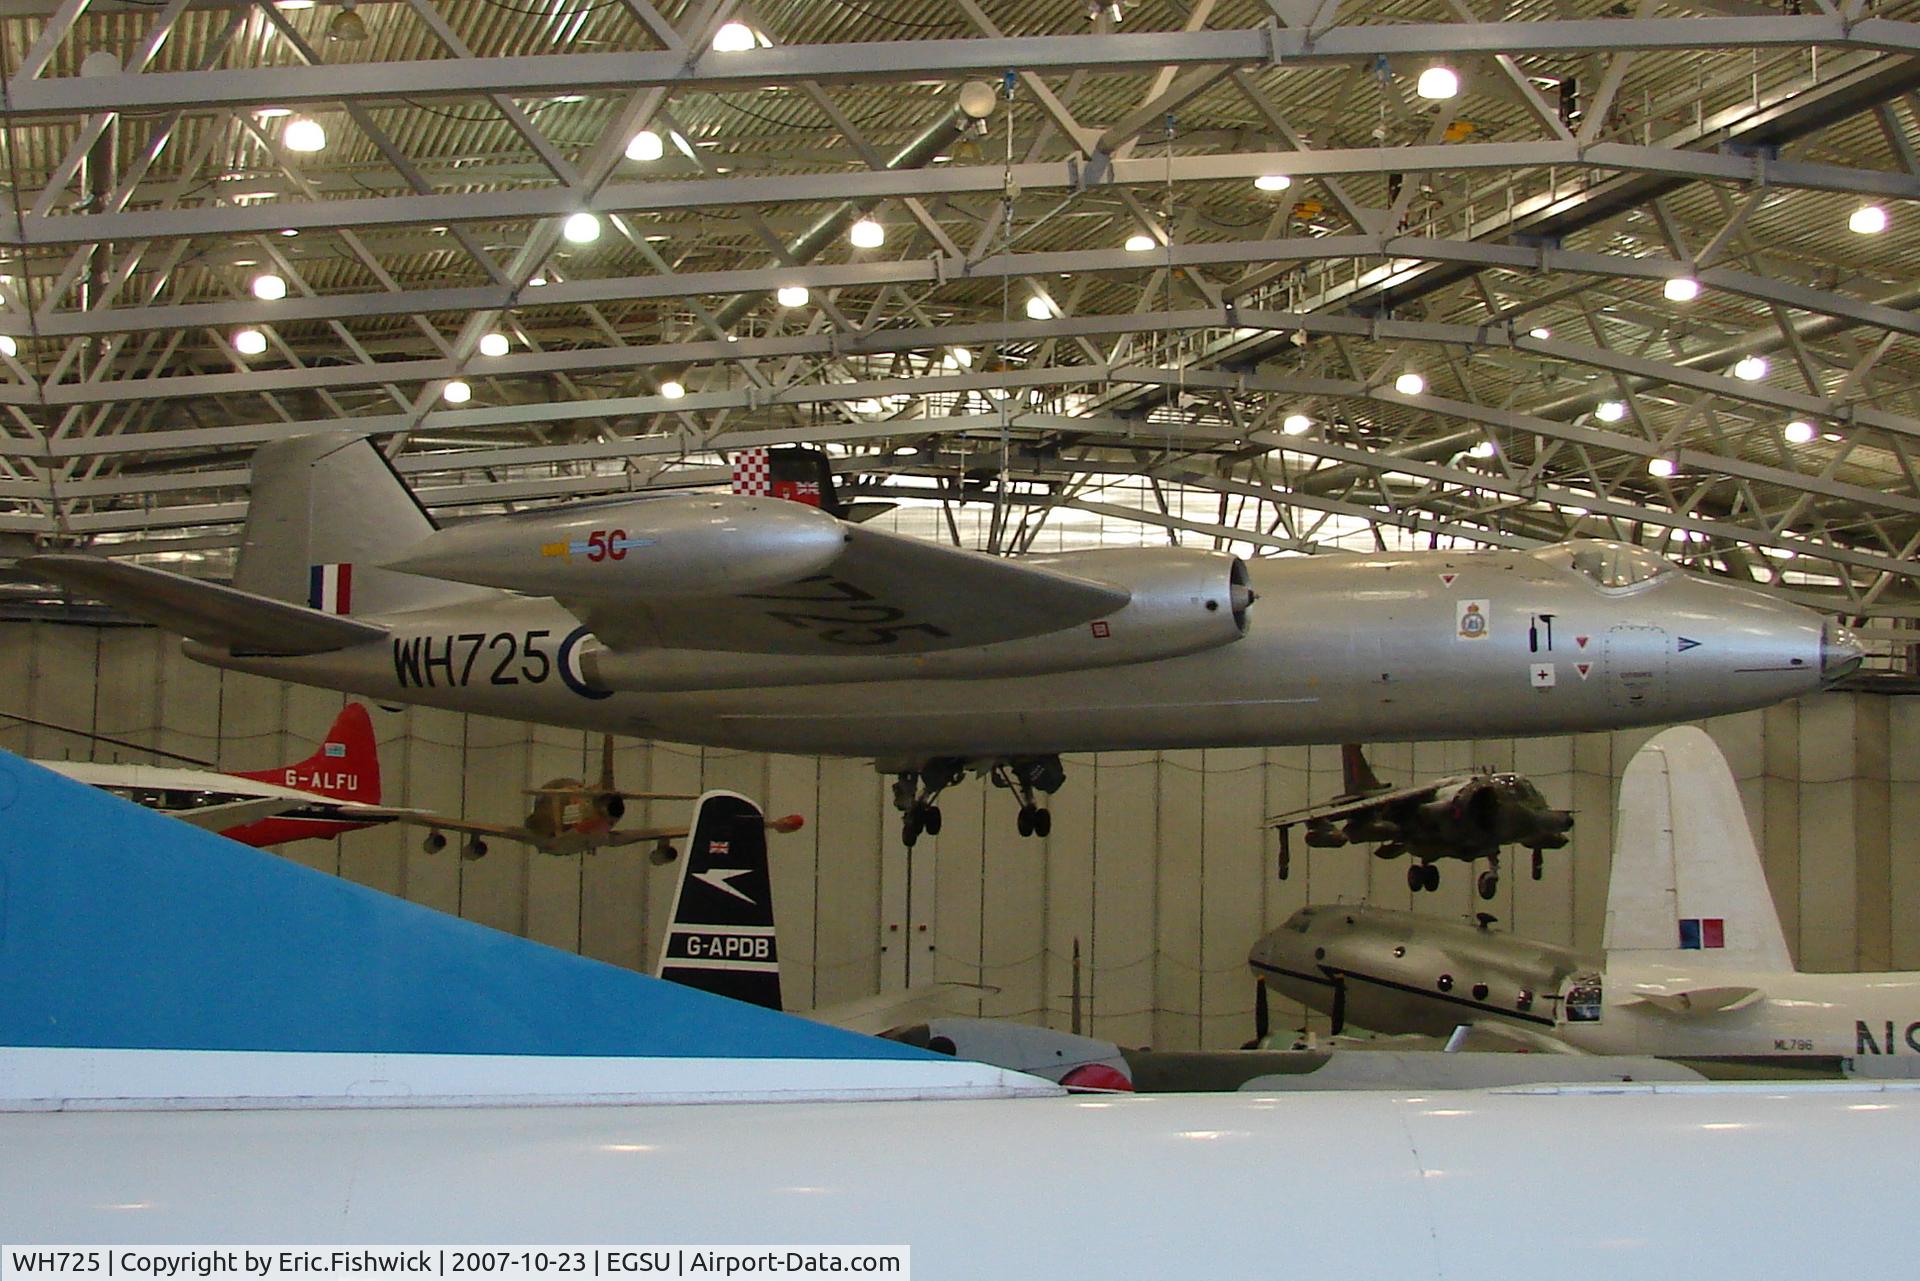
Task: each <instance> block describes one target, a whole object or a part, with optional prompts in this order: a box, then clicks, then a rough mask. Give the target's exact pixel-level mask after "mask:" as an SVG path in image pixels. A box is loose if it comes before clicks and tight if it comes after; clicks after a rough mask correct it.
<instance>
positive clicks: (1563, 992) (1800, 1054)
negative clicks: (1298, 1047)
mask: <svg viewBox="0 0 1920 1281" xmlns="http://www.w3.org/2000/svg"><path fill="white" fill-rule="evenodd" d="M1248 959H1249V963H1250V965H1251V966H1252V969H1253V972H1254V975H1255V977H1257V978H1259V979H1260V980H1261V981H1263V982H1265V983H1266V984H1267V985H1268V986H1269V987H1270V988H1272V989H1273V990H1274V991H1276V992H1280V993H1282V994H1284V995H1286V996H1289V997H1292V998H1293V999H1295V1000H1297V1001H1300V1002H1301V1003H1302V1004H1304V1005H1306V1006H1308V1007H1309V1008H1312V1009H1317V1010H1320V1011H1322V1012H1331V1011H1332V1009H1333V1005H1334V997H1335V993H1336V990H1337V989H1340V988H1344V997H1343V1000H1342V1004H1343V1014H1344V1017H1345V1021H1346V1022H1347V1023H1348V1024H1349V1025H1351V1026H1354V1027H1362V1028H1367V1029H1369V1030H1371V1031H1376V1032H1383V1033H1389V1034H1393V1033H1417V1034H1423V1035H1428V1036H1445V1035H1447V1034H1448V1033H1450V1032H1451V1031H1453V1029H1455V1028H1456V1027H1459V1026H1460V1025H1462V1024H1471V1023H1484V1022H1496V1023H1505V1024H1511V1025H1514V1026H1517V1027H1521V1028H1524V1029H1527V1030H1528V1031H1530V1032H1531V1033H1534V1034H1536V1035H1540V1036H1545V1037H1549V1038H1552V1039H1555V1040H1559V1041H1564V1042H1565V1043H1567V1044H1568V1045H1570V1046H1572V1047H1574V1048H1575V1049H1578V1050H1582V1051H1585V1052H1587V1053H1591V1054H1649V1055H1657V1056H1661V1057H1667V1058H1690V1059H1691V1058H1700V1059H1753V1058H1766V1059H1773V1058H1783V1057H1784V1058H1808V1059H1829V1060H1831V1059H1843V1058H1851V1059H1853V1060H1855V1063H1856V1065H1859V1063H1860V1061H1861V1060H1863V1059H1880V1060H1882V1062H1881V1063H1880V1064H1879V1066H1880V1067H1881V1069H1882V1071H1885V1072H1888V1073H1889V1074H1899V1075H1920V973H1885V974H1800V973H1794V972H1790V971H1789V972H1777V971H1776V972H1767V973H1749V972H1747V971H1743V970H1737V969H1723V968H1719V967H1717V966H1713V965H1712V964H1711V963H1710V962H1709V963H1706V964H1703V965H1702V966H1700V967H1699V968H1697V969H1691V970H1689V969H1685V968H1681V967H1677V966H1674V965H1672V964H1669V963H1665V962H1654V961H1639V960H1634V959H1632V958H1622V957H1620V956H1613V957H1610V958H1608V959H1606V960H1602V958H1600V957H1598V956H1587V955H1583V954H1581V953H1578V952H1575V951H1572V950H1569V949H1566V948H1560V947H1555V946H1552V945H1550V944H1544V943H1536V942H1531V941H1529V940H1526V939H1519V938H1514V937H1513V936H1511V935H1505V934H1496V933H1493V932H1491V931H1489V930H1483V929H1480V928H1478V927H1476V926H1474V925H1471V924H1467V923H1465V922H1459V921H1449V920H1445V919H1440V918H1434V917H1429V916H1421V915H1418V914H1415V913H1411V912H1398V911H1392V910H1388V909H1382V908H1370V907H1360V906H1345V905H1315V906H1311V907H1307V908H1303V909H1302V910H1301V911H1300V912H1297V913H1295V914H1294V916H1293V918H1292V919H1290V920H1289V921H1288V922H1287V923H1286V924H1285V925H1283V926H1281V927H1280V928H1279V929H1277V930H1274V931H1272V932H1271V933H1270V934H1268V935H1267V936H1266V937H1264V938H1262V939H1261V940H1260V941H1259V943H1257V944H1256V945H1255V946H1254V949H1253V952H1252V954H1251V955H1250V956H1249V958H1248ZM1743 989H1751V990H1753V991H1754V992H1756V993H1757V994H1758V995H1757V996H1756V997H1755V998H1753V999H1751V1000H1749V1001H1747V1002H1745V1003H1739V1002H1732V1003H1730V1005H1729V1007H1728V1008H1722V1009H1709V1008H1690V1009H1672V1008H1667V1007H1665V1006H1662V1005H1661V1004H1658V1003H1656V1002H1653V1001H1650V1000H1648V999H1647V995H1648V994H1649V993H1651V994H1656V995H1657V994H1663V993H1680V992H1715V991H1739V990H1743ZM1891 1060H1911V1061H1912V1062H1911V1064H1910V1065H1901V1064H1895V1063H1893V1062H1891ZM1903 1069H1904V1070H1903Z"/></svg>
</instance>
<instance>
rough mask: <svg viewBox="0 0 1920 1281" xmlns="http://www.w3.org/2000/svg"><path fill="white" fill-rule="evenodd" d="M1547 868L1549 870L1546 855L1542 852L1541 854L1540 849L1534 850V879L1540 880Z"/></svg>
mask: <svg viewBox="0 0 1920 1281" xmlns="http://www.w3.org/2000/svg"><path fill="white" fill-rule="evenodd" d="M1546 870H1547V860H1546V858H1545V856H1544V855H1542V854H1541V852H1540V851H1539V850H1538V849H1536V850H1534V852H1533V879H1534V880H1536V881H1537V880H1539V879H1540V877H1541V874H1542V873H1544V872H1545V871H1546Z"/></svg>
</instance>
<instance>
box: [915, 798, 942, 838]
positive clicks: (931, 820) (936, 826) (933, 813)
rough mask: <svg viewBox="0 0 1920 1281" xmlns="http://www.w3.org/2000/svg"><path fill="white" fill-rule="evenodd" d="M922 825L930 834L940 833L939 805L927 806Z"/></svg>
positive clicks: (936, 834)
mask: <svg viewBox="0 0 1920 1281" xmlns="http://www.w3.org/2000/svg"><path fill="white" fill-rule="evenodd" d="M920 825H921V826H922V827H924V828H926V830H927V835H928V836H938V835H940V807H939V806H938V805H929V806H927V807H926V808H925V810H924V811H923V817H922V819H921V824H920Z"/></svg>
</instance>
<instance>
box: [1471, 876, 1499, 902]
mask: <svg viewBox="0 0 1920 1281" xmlns="http://www.w3.org/2000/svg"><path fill="white" fill-rule="evenodd" d="M1473 888H1474V889H1475V890H1476V891H1478V892H1479V894H1480V897H1481V898H1482V899H1491V898H1492V897H1493V896H1494V895H1495V894H1498V893H1499V892H1500V873H1498V872H1494V871H1486V872H1482V873H1480V876H1479V878H1478V879H1477V880H1475V881H1474V883H1473Z"/></svg>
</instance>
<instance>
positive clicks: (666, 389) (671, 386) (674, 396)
mask: <svg viewBox="0 0 1920 1281" xmlns="http://www.w3.org/2000/svg"><path fill="white" fill-rule="evenodd" d="M660 394H661V395H662V396H665V397H666V398H667V399H668V400H678V399H680V398H681V397H682V396H684V395H686V394H687V386H686V384H685V383H681V382H675V381H674V380H673V379H671V378H669V379H667V381H665V382H663V383H661V384H660Z"/></svg>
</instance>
